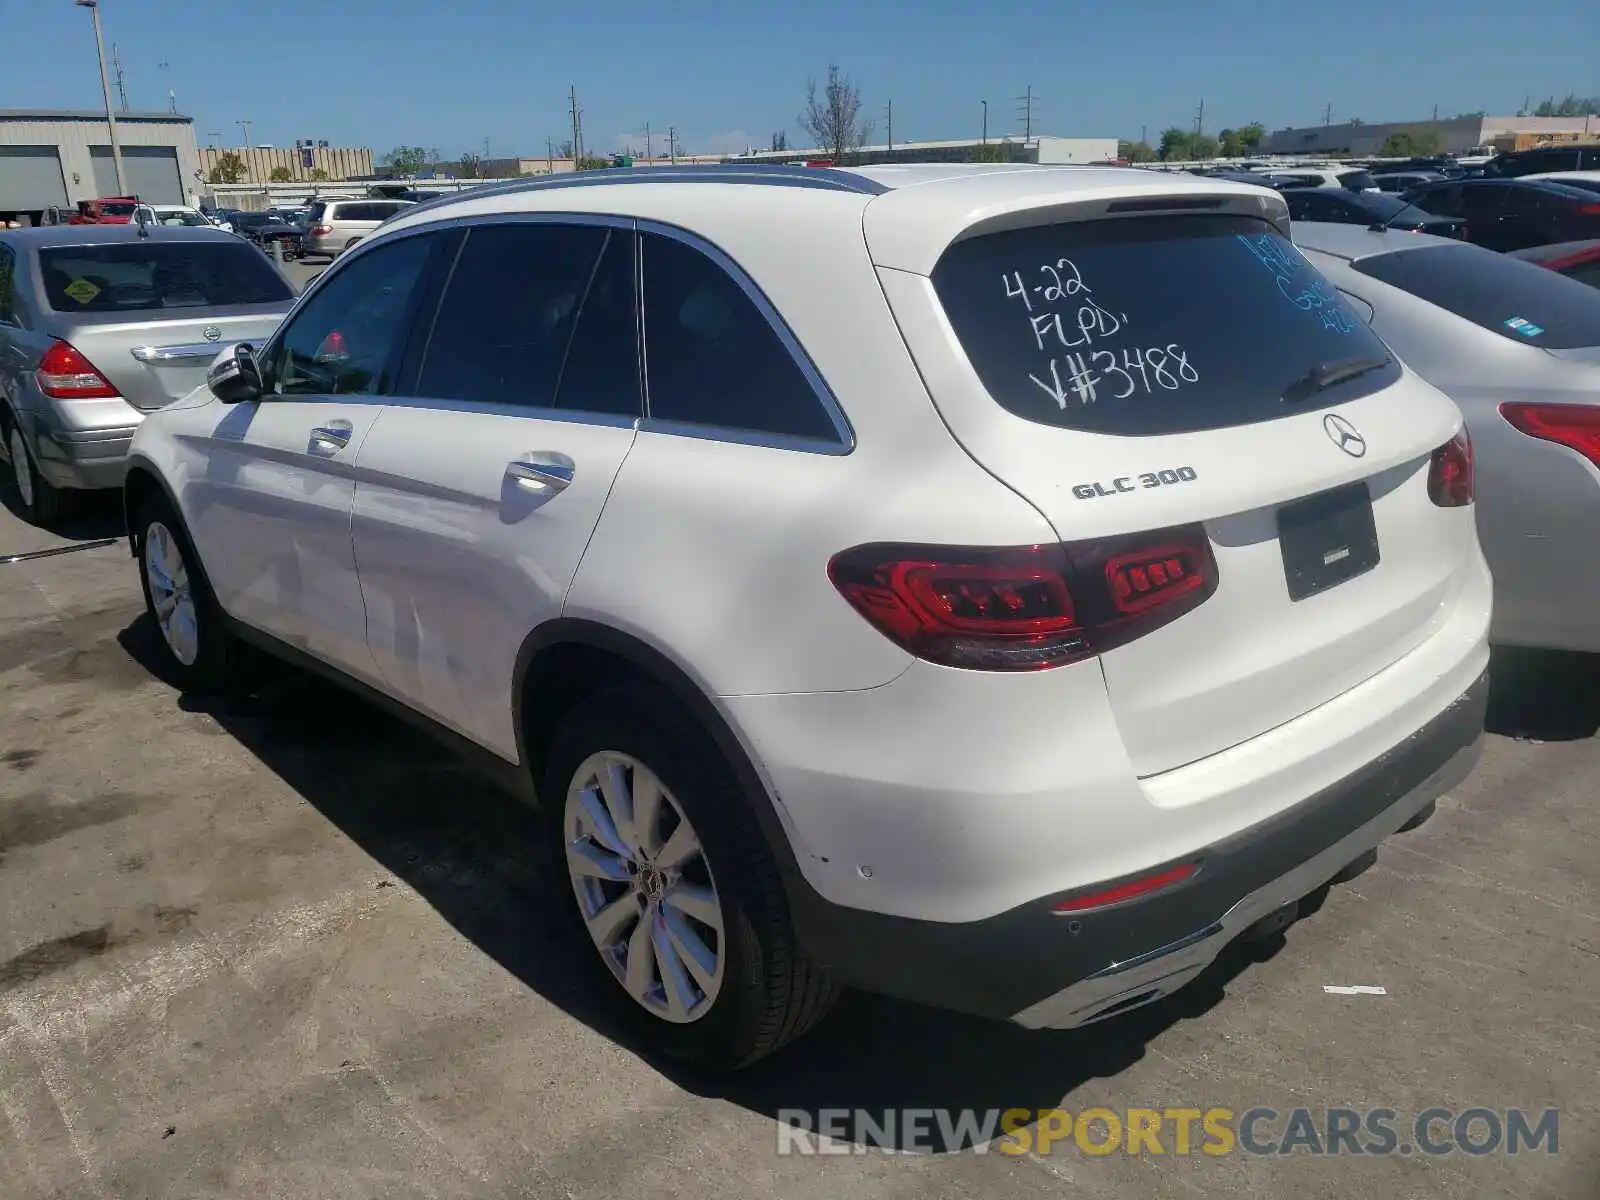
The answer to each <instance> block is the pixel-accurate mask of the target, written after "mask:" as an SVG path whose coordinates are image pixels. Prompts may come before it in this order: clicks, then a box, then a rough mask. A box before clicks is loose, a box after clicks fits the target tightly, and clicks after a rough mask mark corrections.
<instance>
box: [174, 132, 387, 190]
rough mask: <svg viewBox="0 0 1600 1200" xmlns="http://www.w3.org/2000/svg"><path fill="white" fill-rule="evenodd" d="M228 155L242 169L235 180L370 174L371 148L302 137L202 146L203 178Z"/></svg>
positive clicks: (298, 180)
mask: <svg viewBox="0 0 1600 1200" xmlns="http://www.w3.org/2000/svg"><path fill="white" fill-rule="evenodd" d="M228 155H232V156H233V157H234V158H236V159H238V160H239V163H240V165H241V166H242V167H243V168H244V174H243V175H242V176H241V177H240V178H239V179H237V180H235V181H234V182H236V183H316V182H320V181H323V180H331V181H338V180H342V179H366V178H368V177H369V176H371V174H372V151H371V150H369V149H367V148H366V147H364V146H330V145H328V143H327V142H322V141H318V142H314V141H312V140H311V139H310V138H305V139H302V140H301V141H299V142H297V143H296V144H295V145H293V146H202V147H201V148H200V171H201V175H202V177H203V178H204V179H206V180H211V179H212V176H213V173H214V172H215V171H216V169H217V165H218V164H219V163H221V162H222V160H223V159H224V158H225V157H226V156H228Z"/></svg>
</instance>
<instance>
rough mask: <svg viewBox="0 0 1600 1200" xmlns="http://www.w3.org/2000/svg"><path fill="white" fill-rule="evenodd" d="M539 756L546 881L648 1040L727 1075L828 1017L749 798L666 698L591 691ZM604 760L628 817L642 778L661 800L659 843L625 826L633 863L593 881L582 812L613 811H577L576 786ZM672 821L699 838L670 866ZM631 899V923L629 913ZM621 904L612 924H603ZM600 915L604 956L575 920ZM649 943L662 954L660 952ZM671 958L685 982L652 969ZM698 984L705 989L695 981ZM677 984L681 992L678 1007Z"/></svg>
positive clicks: (594, 854)
mask: <svg viewBox="0 0 1600 1200" xmlns="http://www.w3.org/2000/svg"><path fill="white" fill-rule="evenodd" d="M546 763H547V765H546V770H545V773H544V779H543V781H542V783H543V787H542V789H541V791H540V795H541V797H542V803H543V808H544V811H545V817H546V819H547V821H548V822H549V823H550V825H551V826H552V827H553V833H554V836H553V838H552V841H551V845H552V846H553V847H554V848H555V855H554V857H555V858H557V859H558V860H559V861H558V863H557V869H556V870H555V871H554V872H552V879H553V881H554V884H555V888H556V890H557V891H558V892H559V893H560V895H559V897H558V903H560V904H562V905H563V907H564V909H565V911H566V913H567V914H568V915H569V917H570V918H571V920H572V923H573V924H574V925H575V927H576V928H575V931H574V937H575V940H576V942H577V944H578V946H579V950H578V953H579V954H580V955H582V956H584V957H585V959H586V961H587V962H588V964H589V965H590V967H591V968H592V969H593V970H594V973H595V974H596V975H597V976H599V977H600V978H599V980H598V982H599V985H600V987H601V989H602V990H603V991H604V992H606V993H607V994H608V995H609V996H610V997H611V998H612V1000H613V1001H614V1002H615V1003H616V1006H617V1007H618V1009H619V1010H620V1013H621V1016H622V1019H623V1020H624V1022H625V1023H626V1024H627V1025H628V1026H629V1027H630V1028H631V1029H632V1030H633V1031H634V1032H635V1033H636V1035H637V1036H638V1038H639V1041H640V1042H641V1043H642V1044H643V1045H644V1046H646V1047H647V1048H648V1049H650V1050H654V1051H657V1052H660V1053H662V1054H664V1055H666V1056H668V1057H670V1058H673V1059H677V1060H679V1061H682V1062H684V1063H687V1064H689V1065H691V1066H693V1067H694V1068H696V1069H698V1070H701V1071H705V1072H710V1073H723V1072H728V1071H733V1070H737V1069H739V1068H741V1067H744V1066H748V1065H749V1064H751V1063H753V1062H756V1061H757V1060H758V1059H761V1058H764V1057H766V1056H767V1055H769V1054H771V1053H772V1052H773V1051H775V1050H777V1049H778V1048H779V1047H780V1046H783V1045H784V1044H785V1043H787V1042H789V1041H791V1040H793V1039H794V1038H796V1037H799V1036H800V1035H801V1034H803V1033H805V1032H806V1031H807V1030H809V1029H810V1028H811V1027H812V1026H813V1025H815V1024H816V1023H817V1022H818V1021H819V1020H821V1019H822V1017H823V1016H824V1015H826V1013H827V1011H828V1009H829V1007H830V1006H831V1005H832V1002H833V1000H834V998H835V997H836V995H837V994H838V993H837V988H836V987H835V985H834V984H833V983H832V981H831V980H829V979H828V978H827V977H826V976H825V975H824V974H823V972H822V971H821V970H820V969H819V968H818V967H817V965H816V964H814V963H812V962H811V961H809V960H808V959H807V958H806V956H805V955H804V953H803V952H802V951H801V949H800V947H799V946H798V945H796V943H795V939H794V933H793V930H792V928H791V925H790V922H789V914H788V906H787V903H786V901H785V898H784V892H783V884H782V881H781V879H780V877H779V874H778V867H777V863H776V862H775V861H774V859H773V857H772V853H771V851H770V850H769V849H768V847H767V845H766V842H765V840H764V839H763V837H762V834H761V832H760V829H759V827H758V826H757V824H756V821H755V817H754V815H753V813H752V810H751V807H750V806H751V804H752V799H751V798H750V797H748V796H746V795H744V794H743V790H742V788H741V787H740V785H739V783H738V782H737V779H736V777H735V775H734V773H733V771H732V770H730V769H729V767H728V765H727V763H726V762H725V761H724V760H723V758H722V756H721V754H720V753H719V752H718V750H717V749H716V747H715V745H714V744H713V742H712V741H711V739H710V738H709V737H708V736H707V735H706V734H705V733H704V732H703V731H702V730H701V729H699V728H698V727H697V726H696V725H695V724H694V723H693V722H692V721H690V720H688V719H687V718H686V717H685V716H684V715H683V714H682V710H681V708H680V707H679V706H678V705H677V704H676V703H675V701H674V700H673V699H672V698H671V697H670V696H668V695H666V694H665V693H663V692H662V691H660V690H658V689H656V688H651V687H647V686H643V685H638V684H628V685H623V686H620V687H615V688H611V689H607V690H606V691H603V692H601V693H599V694H597V695H596V696H594V697H592V698H590V699H589V700H587V701H585V702H583V703H581V704H580V705H579V706H578V707H577V708H575V709H574V710H573V711H572V712H571V713H570V714H568V716H567V717H566V718H565V719H564V720H563V721H562V723H561V725H560V727H559V729H558V730H557V732H556V735H555V738H554V741H553V743H552V745H551V748H550V752H549V754H548V756H547V760H546ZM614 767H616V768H620V769H621V770H620V779H621V783H620V784H618V785H617V788H616V790H617V791H618V792H624V791H625V792H627V793H628V794H629V795H630V797H631V799H630V800H628V801H626V802H623V803H622V804H619V805H618V807H626V808H628V809H630V810H635V805H634V803H633V800H636V799H638V797H639V796H642V795H643V794H644V792H645V791H646V790H648V780H649V777H651V776H653V777H654V779H655V780H657V781H659V783H660V784H661V785H662V789H663V793H664V794H663V795H662V796H661V799H660V801H659V804H658V807H657V813H658V819H657V822H656V823H655V828H656V830H657V831H658V835H659V836H657V837H655V838H654V839H651V838H648V837H646V836H645V835H643V834H640V833H634V832H633V830H632V829H631V828H629V830H628V832H627V833H614V834H613V836H616V837H618V838H619V840H620V841H621V843H622V844H624V845H625V846H626V847H627V849H628V854H629V855H630V856H631V858H632V866H631V867H627V864H626V863H624V866H625V868H626V869H625V870H624V871H623V872H621V873H615V868H616V865H617V864H616V863H615V862H614V861H610V860H615V859H618V858H621V857H622V856H620V855H615V854H612V855H610V860H608V865H607V866H606V867H605V868H604V869H606V870H608V871H612V872H614V873H613V875H612V877H610V878H605V879H601V878H599V877H598V875H597V874H596V873H595V872H596V870H597V867H596V863H597V860H598V859H601V858H605V856H606V854H607V853H608V851H607V848H606V846H605V845H604V839H602V838H598V837H596V836H595V833H594V829H595V828H596V825H595V823H594V822H592V821H591V820H590V819H589V817H590V814H591V813H592V805H593V804H594V803H596V802H598V803H599V804H600V805H601V807H602V809H603V810H604V811H605V812H607V813H609V811H610V806H609V805H608V804H607V802H606V799H605V796H604V793H603V792H602V791H600V789H599V788H598V787H595V788H591V789H589V791H590V792H591V793H592V795H591V797H590V799H589V806H590V807H586V805H585V796H584V789H583V788H582V784H583V783H584V782H585V781H586V780H590V781H593V780H596V779H597V778H598V777H599V776H601V775H606V774H609V773H610V772H611V769H612V768H614ZM641 768H642V769H643V771H644V772H645V775H644V776H641V774H640V770H641ZM612 778H613V780H615V779H616V778H617V776H612ZM636 815H638V814H637V812H636V811H630V813H629V815H628V817H625V818H624V820H626V821H627V824H628V825H629V826H632V824H633V821H632V819H631V818H632V817H633V816H636ZM680 818H681V819H682V820H683V821H685V822H686V823H687V824H688V826H689V827H690V832H691V833H692V834H693V835H698V838H697V840H698V847H699V849H698V851H697V853H696V854H695V855H693V856H692V857H691V858H690V859H688V860H686V861H685V862H684V863H683V864H681V866H673V865H672V864H670V863H669V859H673V858H674V857H675V854H674V849H673V848H674V846H682V845H687V844H688V843H687V842H686V841H681V840H679V839H678V838H677V835H678V834H680V833H681V832H682V830H681V828H679V819H680ZM650 840H654V841H655V843H656V844H655V846H654V848H653V849H652V848H651V847H649V846H641V843H643V842H646V841H650ZM579 860H581V861H582V862H583V863H584V864H585V866H584V868H583V869H582V870H575V869H574V867H573V865H572V864H573V863H574V861H579ZM585 872H588V874H585ZM708 887H709V890H710V893H711V899H710V901H709V905H710V908H709V909H708V908H707V899H706V890H707V888H708ZM652 897H654V899H653V900H652ZM691 900H692V901H693V905H694V912H693V913H692V914H690V913H689V912H688V908H689V905H690V901H691ZM629 904H631V905H632V906H633V907H632V911H633V912H634V913H636V914H637V915H636V916H634V917H633V918H632V919H629V917H628V916H627V913H628V911H629V910H628V908H627V905H629ZM619 905H620V906H622V909H621V911H622V913H623V916H622V917H621V918H620V920H609V919H607V918H609V917H610V916H612V915H615V913H616V912H617V910H618V906H619ZM680 905H681V906H683V907H679V906H680ZM708 912H713V913H715V914H716V915H717V916H719V917H720V926H721V928H720V931H719V930H717V929H716V928H715V924H716V923H711V924H707V923H705V921H704V917H705V916H706V915H707V913H708ZM595 913H603V914H604V916H602V917H598V918H597V919H596V920H594V921H593V924H594V926H595V927H596V928H603V929H605V930H606V931H607V934H606V936H610V937H611V938H612V939H613V940H614V943H615V944H614V945H612V946H610V947H608V948H605V949H603V948H602V945H601V942H602V937H601V936H599V935H596V934H594V933H591V928H590V926H591V922H590V921H588V920H586V919H585V918H586V916H587V915H590V914H595ZM686 927H687V928H688V930H689V932H690V933H692V934H694V935H696V936H697V937H698V938H699V939H700V941H699V946H700V948H702V949H712V948H713V943H714V951H713V952H714V954H715V962H716V965H715V968H714V969H708V967H707V965H706V960H705V958H704V956H700V955H692V952H691V953H682V952H680V948H681V947H682V946H683V945H685V943H684V942H682V941H680V940H679V938H680V937H681V935H682V933H683V930H684V929H685V928H686ZM613 930H614V932H613ZM641 930H643V931H644V932H642V933H641V932H640V931H641ZM658 939H659V940H660V941H662V942H664V943H665V945H666V946H667V947H668V950H667V958H663V957H662V950H661V948H660V947H659V946H658V945H657V944H656V943H657V940H658ZM688 944H690V945H692V944H693V943H688ZM635 946H639V947H641V948H642V949H644V950H647V951H648V953H647V954H646V955H645V956H644V957H643V959H642V961H643V962H644V963H646V964H647V965H648V970H649V973H650V976H651V978H650V979H649V980H648V982H649V984H650V988H649V990H648V991H647V992H644V993H643V996H642V998H641V991H642V989H641V987H640V984H641V983H643V982H646V981H645V978H644V975H645V973H644V972H642V971H641V973H640V975H639V976H638V977H637V980H636V977H635V976H634V974H633V973H632V972H631V971H629V969H628V965H629V964H631V963H633V962H634V961H635V958H634V954H633V948H634V947H635ZM623 952H626V953H625V958H624V956H623ZM691 956H693V957H694V958H696V959H697V960H698V967H699V974H694V972H693V971H691V970H688V968H689V967H690V964H691ZM670 958H676V959H677V961H678V963H679V964H680V965H681V966H682V967H683V968H684V972H683V973H681V974H679V973H677V972H673V971H672V970H671V969H670V968H669V967H665V966H663V963H665V962H667V961H668V959H670ZM669 974H672V975H674V976H675V977H676V978H677V979H679V980H680V981H681V983H682V984H684V985H687V995H688V997H689V1002H687V1003H685V1002H683V996H684V994H685V993H684V991H682V990H680V989H672V988H669V984H668V976H669ZM706 976H710V977H711V980H710V981H711V984H712V985H713V986H710V987H707V986H705V983H704V977H706ZM630 981H633V982H630ZM673 991H678V994H679V1000H680V1003H679V1006H678V1007H677V1008H676V1009H675V1008H674V1006H673V1004H672V999H673V997H672V995H671V993H672V992H673Z"/></svg>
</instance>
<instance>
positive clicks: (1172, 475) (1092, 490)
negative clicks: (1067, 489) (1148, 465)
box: [1072, 467, 1200, 500]
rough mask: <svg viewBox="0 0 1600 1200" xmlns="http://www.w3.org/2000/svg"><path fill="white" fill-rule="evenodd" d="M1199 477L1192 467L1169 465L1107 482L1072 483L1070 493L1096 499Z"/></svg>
mask: <svg viewBox="0 0 1600 1200" xmlns="http://www.w3.org/2000/svg"><path fill="white" fill-rule="evenodd" d="M1199 477H1200V475H1199V472H1197V471H1196V470H1195V469H1194V468H1193V467H1171V468H1169V469H1167V470H1164V471H1146V472H1145V473H1144V474H1142V475H1118V476H1117V477H1116V478H1115V479H1113V480H1111V482H1109V483H1078V484H1074V485H1073V488H1072V494H1073V495H1074V496H1076V497H1077V498H1078V499H1079V500H1096V499H1098V498H1100V497H1101V496H1115V495H1116V494H1117V493H1119V492H1137V491H1139V490H1140V489H1142V488H1155V487H1170V486H1171V485H1172V484H1175V483H1193V482H1194V481H1195V480H1196V479H1198V478H1199Z"/></svg>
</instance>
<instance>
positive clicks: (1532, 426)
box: [1500, 404, 1600, 467]
mask: <svg viewBox="0 0 1600 1200" xmlns="http://www.w3.org/2000/svg"><path fill="white" fill-rule="evenodd" d="M1500 415H1501V416H1502V417H1504V418H1505V419H1506V421H1507V423H1508V424H1510V426H1511V427H1512V428H1513V429H1515V430H1517V431H1519V432H1521V433H1525V434H1527V435H1528V436H1529V437H1536V438H1541V439H1543V440H1544V441H1547V442H1555V443H1556V444H1557V445H1561V446H1567V447H1569V448H1571V449H1573V450H1576V451H1577V452H1578V453H1579V454H1581V455H1583V456H1584V457H1585V458H1587V459H1588V460H1589V461H1590V462H1592V463H1593V464H1594V465H1595V466H1597V467H1600V408H1595V407H1592V406H1590V405H1587V404H1502V405H1501V406H1500Z"/></svg>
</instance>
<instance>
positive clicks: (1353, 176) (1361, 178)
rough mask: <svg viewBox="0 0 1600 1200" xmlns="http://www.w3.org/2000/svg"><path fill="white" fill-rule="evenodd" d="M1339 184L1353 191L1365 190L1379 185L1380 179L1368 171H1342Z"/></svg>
mask: <svg viewBox="0 0 1600 1200" xmlns="http://www.w3.org/2000/svg"><path fill="white" fill-rule="evenodd" d="M1339 186H1341V187H1347V188H1349V189H1350V190H1351V191H1352V192H1364V191H1366V190H1367V189H1368V188H1375V187H1377V186H1378V181H1377V180H1375V179H1373V178H1372V176H1371V175H1370V174H1369V173H1368V172H1366V171H1340V172H1339Z"/></svg>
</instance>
